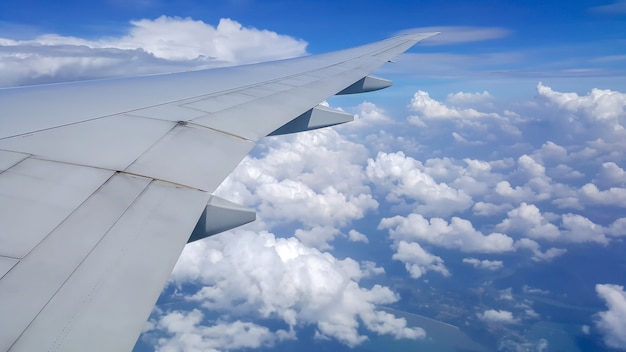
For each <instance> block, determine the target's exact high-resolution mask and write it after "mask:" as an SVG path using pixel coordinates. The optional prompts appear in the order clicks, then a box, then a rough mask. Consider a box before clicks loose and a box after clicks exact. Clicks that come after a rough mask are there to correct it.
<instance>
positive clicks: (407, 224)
mask: <svg viewBox="0 0 626 352" xmlns="http://www.w3.org/2000/svg"><path fill="white" fill-rule="evenodd" d="M378 229H379V230H381V229H388V230H389V235H390V236H391V238H392V239H394V240H396V241H402V240H405V241H411V240H413V241H425V242H428V243H430V244H432V245H435V246H440V247H444V248H451V249H458V250H460V251H463V252H477V253H501V252H508V251H512V250H514V247H513V239H512V238H511V237H509V236H506V235H503V234H501V233H497V232H494V233H490V234H489V235H483V234H482V233H481V232H479V231H477V230H476V229H474V227H473V226H472V223H471V222H470V221H468V220H465V219H461V218H458V217H452V219H451V220H450V222H447V221H446V220H444V219H442V218H432V219H430V220H428V219H426V218H424V217H423V216H422V215H420V214H410V215H409V216H406V217H403V216H399V215H398V216H394V217H391V218H383V219H382V220H381V221H380V224H379V225H378Z"/></svg>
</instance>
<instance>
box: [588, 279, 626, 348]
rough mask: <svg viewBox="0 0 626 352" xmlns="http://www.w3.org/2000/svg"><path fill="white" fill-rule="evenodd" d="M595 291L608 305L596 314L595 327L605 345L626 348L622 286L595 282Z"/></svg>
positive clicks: (624, 302) (624, 296)
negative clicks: (605, 309) (602, 337)
mask: <svg viewBox="0 0 626 352" xmlns="http://www.w3.org/2000/svg"><path fill="white" fill-rule="evenodd" d="M596 293H597V294H598V297H600V298H601V299H603V300H604V301H605V303H606V305H607V307H608V310H607V311H604V312H600V313H598V314H597V319H596V321H595V323H596V327H597V328H598V329H599V330H600V331H601V332H602V334H603V335H604V342H605V343H606V344H607V346H609V347H612V348H617V349H621V350H626V329H624V327H625V326H626V292H624V287H623V286H619V285H610V284H597V285H596Z"/></svg>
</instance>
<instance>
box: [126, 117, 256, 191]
mask: <svg viewBox="0 0 626 352" xmlns="http://www.w3.org/2000/svg"><path fill="white" fill-rule="evenodd" d="M253 146H254V144H253V143H252V142H250V141H247V140H244V139H241V138H239V137H235V136H232V135H228V134H225V133H221V132H217V131H214V130H211V129H208V128H205V127H201V126H194V125H193V124H179V125H178V126H176V128H174V129H173V130H172V131H170V132H169V133H168V134H167V135H166V136H165V137H164V138H163V139H161V140H160V141H159V142H157V143H156V144H155V145H154V146H153V147H152V148H150V149H149V150H148V151H147V152H146V153H144V154H143V155H142V156H141V157H140V158H139V159H138V160H137V161H135V162H134V163H133V164H132V165H131V166H129V167H128V168H127V169H126V171H127V172H129V173H133V174H138V175H144V176H148V177H152V178H155V179H159V180H167V181H169V182H173V183H176V184H181V185H186V186H188V187H192V188H196V189H202V190H205V191H209V192H213V191H214V190H215V189H216V188H217V186H219V185H220V183H222V181H223V180H224V179H225V178H226V176H228V174H229V173H230V172H231V171H232V170H233V169H234V168H235V167H236V166H237V164H239V162H240V161H241V159H243V157H244V156H245V155H246V154H248V152H249V151H250V150H251V149H252V147H253Z"/></svg>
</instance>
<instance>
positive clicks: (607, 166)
mask: <svg viewBox="0 0 626 352" xmlns="http://www.w3.org/2000/svg"><path fill="white" fill-rule="evenodd" d="M597 178H598V180H599V182H602V183H604V184H606V185H624V184H626V171H624V169H622V168H621V167H619V165H617V164H616V163H614V162H612V161H611V162H606V163H602V167H601V169H600V171H599V172H598V175H597Z"/></svg>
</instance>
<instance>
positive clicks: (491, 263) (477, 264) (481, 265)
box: [463, 258, 504, 270]
mask: <svg viewBox="0 0 626 352" xmlns="http://www.w3.org/2000/svg"><path fill="white" fill-rule="evenodd" d="M463 263H465V264H470V265H472V266H473V267H474V268H477V269H486V270H498V269H501V268H502V267H503V266H504V264H503V263H502V261H501V260H487V259H483V260H480V259H476V258H463Z"/></svg>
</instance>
